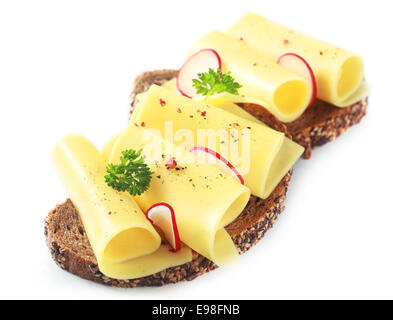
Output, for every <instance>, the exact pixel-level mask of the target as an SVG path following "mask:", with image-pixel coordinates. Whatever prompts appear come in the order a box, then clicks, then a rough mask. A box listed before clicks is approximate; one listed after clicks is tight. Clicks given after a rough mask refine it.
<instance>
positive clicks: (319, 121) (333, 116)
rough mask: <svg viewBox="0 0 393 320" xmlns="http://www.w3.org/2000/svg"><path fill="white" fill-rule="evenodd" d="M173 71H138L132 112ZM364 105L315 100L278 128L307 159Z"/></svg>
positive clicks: (259, 114)
mask: <svg viewBox="0 0 393 320" xmlns="http://www.w3.org/2000/svg"><path fill="white" fill-rule="evenodd" d="M176 74H177V70H155V71H148V72H144V73H142V74H141V75H139V76H138V77H137V78H136V79H135V82H134V88H133V92H132V94H131V112H132V110H133V107H134V104H135V102H136V99H137V95H138V94H139V93H142V92H145V91H146V90H148V89H149V88H150V86H151V85H152V84H153V83H155V84H158V85H161V84H163V83H165V82H166V81H169V80H171V79H173V78H175V77H176ZM367 105H368V98H365V99H363V100H360V101H358V102H357V103H355V104H353V105H351V106H348V107H346V108H337V107H335V106H333V105H331V104H329V103H327V102H324V101H321V100H316V101H315V103H314V105H313V106H312V107H311V108H309V109H307V110H306V112H304V113H303V115H302V116H301V117H300V118H299V119H297V120H295V121H293V122H291V123H285V124H282V125H283V126H284V127H285V129H284V128H283V127H281V129H280V131H288V132H289V134H290V135H291V136H292V139H293V140H294V141H295V142H297V143H299V144H300V145H302V146H303V147H304V148H305V152H304V153H303V157H304V158H305V159H310V158H311V151H312V150H313V149H315V148H317V147H319V146H322V145H324V144H325V143H327V142H329V141H333V140H334V139H336V138H337V137H339V136H340V135H341V134H342V133H343V132H344V131H346V130H347V129H348V128H350V127H352V126H353V125H355V124H358V123H359V122H360V120H361V119H362V118H363V117H364V116H365V115H366V109H367ZM239 106H241V107H242V108H243V109H244V110H246V111H247V112H249V113H250V114H251V115H253V116H254V117H256V118H258V119H260V120H262V121H264V122H266V119H273V120H272V121H275V122H278V120H276V119H274V116H273V115H272V114H270V113H269V112H268V111H267V110H266V109H264V108H263V107H261V106H259V105H256V104H252V103H241V104H239ZM270 122H271V121H270Z"/></svg>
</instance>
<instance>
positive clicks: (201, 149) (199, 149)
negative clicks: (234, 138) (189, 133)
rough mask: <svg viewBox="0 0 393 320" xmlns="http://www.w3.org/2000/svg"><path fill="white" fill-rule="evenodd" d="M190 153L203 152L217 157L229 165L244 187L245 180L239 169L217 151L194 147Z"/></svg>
mask: <svg viewBox="0 0 393 320" xmlns="http://www.w3.org/2000/svg"><path fill="white" fill-rule="evenodd" d="M190 151H191V152H195V151H202V152H205V153H208V154H210V155H212V156H214V157H216V158H217V159H218V160H220V161H221V162H222V163H224V164H225V165H227V167H228V168H229V169H231V171H232V173H233V174H234V175H235V176H236V177H237V178H238V179H239V181H240V183H241V184H243V185H244V179H243V177H242V176H241V175H240V173H239V171H237V169H236V168H235V167H234V166H233V165H232V164H231V163H230V162H229V161H228V160H227V159H225V158H224V157H223V156H221V155H220V154H219V153H218V152H216V151H214V150H212V149H209V148H206V147H194V148H192V149H191V150H190Z"/></svg>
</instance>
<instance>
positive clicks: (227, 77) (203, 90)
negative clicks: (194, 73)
mask: <svg viewBox="0 0 393 320" xmlns="http://www.w3.org/2000/svg"><path fill="white" fill-rule="evenodd" d="M192 82H193V85H192V86H193V87H194V88H196V89H197V94H201V95H204V96H206V99H207V98H208V97H209V96H211V95H213V94H215V93H217V92H218V93H221V92H229V93H232V94H235V95H238V94H239V92H238V90H239V89H240V88H241V87H242V85H241V84H239V83H238V82H236V81H235V79H234V78H233V77H232V76H231V73H230V72H227V73H224V74H222V72H221V70H220V69H217V71H214V70H213V69H211V68H209V71H208V72H205V73H198V79H192Z"/></svg>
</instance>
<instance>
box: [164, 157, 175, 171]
mask: <svg viewBox="0 0 393 320" xmlns="http://www.w3.org/2000/svg"><path fill="white" fill-rule="evenodd" d="M165 165H166V166H167V168H169V169H174V168H176V167H177V162H176V159H175V158H170V159H169V160H168V161H167V163H166V164H165Z"/></svg>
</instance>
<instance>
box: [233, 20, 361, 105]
mask: <svg viewBox="0 0 393 320" xmlns="http://www.w3.org/2000/svg"><path fill="white" fill-rule="evenodd" d="M226 34H227V35H228V36H230V37H232V39H233V40H234V41H238V42H241V43H244V44H246V45H247V46H249V47H250V48H252V49H254V50H255V51H257V52H259V53H260V54H263V55H264V56H265V57H267V58H269V59H270V60H272V61H277V60H278V58H279V57H280V56H282V55H283V54H285V53H288V52H293V53H296V54H298V55H300V56H301V57H303V58H304V59H306V60H307V62H308V63H309V64H310V66H311V68H312V70H313V72H314V74H315V77H316V80H317V97H318V98H319V99H321V100H324V101H326V102H329V103H331V104H333V105H335V106H337V107H345V106H349V105H351V104H353V103H355V102H357V101H359V100H361V99H362V98H364V97H365V96H367V95H368V93H369V87H368V85H367V84H365V83H364V80H363V79H364V78H363V60H362V58H361V57H360V56H359V55H357V54H355V53H353V52H351V51H348V50H345V49H342V48H338V47H337V46H334V45H332V44H329V43H327V42H324V41H321V40H318V39H315V38H313V37H311V36H308V35H306V34H303V33H300V32H296V31H294V30H292V29H290V28H287V27H285V26H282V25H280V24H278V23H276V22H273V21H270V20H268V19H266V18H264V17H261V16H259V15H257V14H254V13H248V14H246V15H245V16H243V17H242V18H241V19H240V20H239V21H238V22H236V23H235V24H234V25H233V26H232V27H230V28H229V29H228V30H227V31H226ZM240 39H241V40H240Z"/></svg>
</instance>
